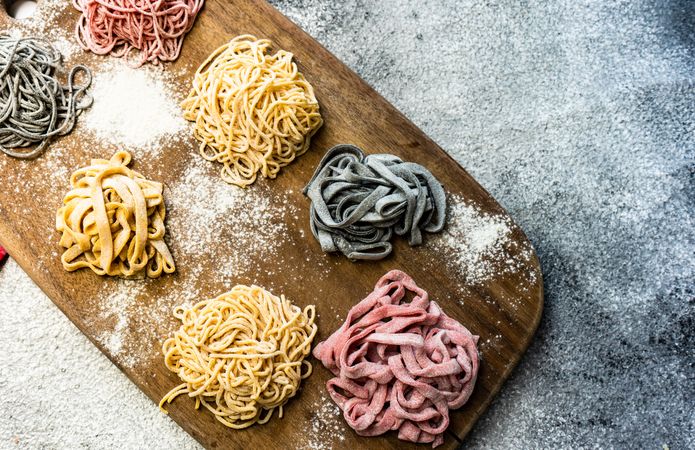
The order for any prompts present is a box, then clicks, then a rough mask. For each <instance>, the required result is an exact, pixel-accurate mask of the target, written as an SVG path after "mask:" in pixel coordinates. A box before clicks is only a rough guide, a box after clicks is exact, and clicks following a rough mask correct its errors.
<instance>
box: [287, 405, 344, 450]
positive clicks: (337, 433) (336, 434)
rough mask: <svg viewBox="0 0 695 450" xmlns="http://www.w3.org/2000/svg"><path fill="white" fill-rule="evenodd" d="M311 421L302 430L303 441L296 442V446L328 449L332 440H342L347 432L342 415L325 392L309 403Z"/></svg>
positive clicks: (321, 449)
mask: <svg viewBox="0 0 695 450" xmlns="http://www.w3.org/2000/svg"><path fill="white" fill-rule="evenodd" d="M311 410H312V412H313V413H312V416H311V421H310V422H308V423H307V425H306V426H305V427H304V430H303V432H302V436H304V441H303V442H299V443H297V447H298V448H303V449H309V450H330V449H332V448H333V445H332V441H333V442H335V441H336V440H337V441H339V442H343V441H344V440H345V434H346V433H348V432H349V431H348V428H347V426H346V423H345V420H344V419H343V415H342V413H341V411H340V408H338V405H336V404H335V403H334V402H333V400H331V398H330V397H329V396H328V395H327V394H326V393H325V392H322V393H321V398H320V399H319V400H317V401H314V402H313V403H312V405H311Z"/></svg>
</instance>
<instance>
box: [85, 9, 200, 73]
mask: <svg viewBox="0 0 695 450" xmlns="http://www.w3.org/2000/svg"><path fill="white" fill-rule="evenodd" d="M204 1H205V0H158V1H150V0H72V4H73V6H74V7H75V9H77V10H78V11H80V13H81V15H80V18H79V20H78V21H77V26H76V28H75V36H76V38H77V42H79V44H80V45H81V46H82V48H83V49H85V50H90V51H92V52H94V53H96V54H97V55H106V54H111V55H112V56H115V57H126V58H127V57H128V56H129V55H130V54H131V53H132V52H138V53H139V58H138V59H137V60H135V65H137V66H141V65H143V64H144V63H147V62H149V63H152V64H157V63H159V62H160V61H174V60H176V58H178V56H179V53H180V52H181V46H182V45H183V38H184V36H185V35H186V33H188V32H189V31H190V30H191V28H192V27H193V23H194V22H195V18H196V15H197V14H198V12H199V11H200V9H201V8H202V7H203V3H204Z"/></svg>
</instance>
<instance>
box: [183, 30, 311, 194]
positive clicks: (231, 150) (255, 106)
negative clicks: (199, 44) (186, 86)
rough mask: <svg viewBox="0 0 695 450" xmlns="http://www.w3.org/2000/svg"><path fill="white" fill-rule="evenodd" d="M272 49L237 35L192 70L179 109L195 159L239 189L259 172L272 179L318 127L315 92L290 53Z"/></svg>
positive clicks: (264, 42) (305, 145) (304, 148)
mask: <svg viewBox="0 0 695 450" xmlns="http://www.w3.org/2000/svg"><path fill="white" fill-rule="evenodd" d="M271 45H272V44H271V42H270V41H269V40H267V39H260V40H258V39H256V38H255V37H254V36H250V35H243V36H238V37H236V38H234V39H232V40H231V41H230V42H229V43H227V44H225V45H223V46H221V47H220V48H218V49H217V50H215V51H214V52H213V53H212V54H211V55H210V56H209V57H208V59H207V60H206V61H205V62H204V63H203V64H202V65H201V66H200V67H199V68H198V70H197V71H196V74H195V77H194V79H193V88H192V89H191V92H190V94H189V95H188V98H186V99H185V100H184V101H183V102H182V104H181V106H182V107H183V108H184V117H185V118H186V119H187V120H190V121H192V122H195V125H194V134H195V137H196V139H198V140H199V141H200V153H201V155H202V156H203V157H204V158H205V159H207V160H210V161H217V162H220V163H222V164H223V165H224V167H223V168H222V170H221V176H222V178H223V179H224V180H225V181H226V182H227V183H231V184H235V185H237V186H241V187H245V186H248V185H250V184H252V183H253V182H254V181H255V180H256V176H257V174H258V172H260V173H261V174H262V176H264V177H267V178H275V177H276V176H277V174H278V172H279V171H280V168H281V167H283V166H286V165H287V164H289V163H290V162H292V161H293V160H294V159H295V158H296V157H297V156H299V155H301V154H303V153H304V152H306V151H307V149H308V148H309V143H310V141H311V137H312V136H313V135H314V133H316V131H317V130H318V129H319V128H320V127H321V125H322V124H323V119H322V118H321V114H320V113H319V104H318V102H317V100H316V97H315V96H314V89H313V88H312V86H311V84H309V83H308V82H307V81H306V79H304V76H303V75H302V74H301V73H300V72H299V71H298V70H297V65H296V64H295V63H294V62H293V61H292V58H293V55H292V53H290V52H286V51H284V50H279V51H278V52H277V53H275V54H274V55H270V54H268V48H269V47H270V46H271Z"/></svg>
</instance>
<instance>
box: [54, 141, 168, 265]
mask: <svg viewBox="0 0 695 450" xmlns="http://www.w3.org/2000/svg"><path fill="white" fill-rule="evenodd" d="M128 164H130V153H128V152H125V151H120V152H117V153H116V154H115V155H113V157H111V159H110V160H106V159H93V160H92V161H91V164H90V165H89V166H87V167H83V168H81V169H78V170H77V171H75V172H74V173H73V174H72V176H71V177H70V185H71V186H72V189H71V190H70V192H68V193H67V194H66V195H65V198H64V199H63V206H62V207H61V208H60V209H58V213H57V214H56V229H57V230H58V231H59V232H61V233H62V236H61V238H60V245H61V247H64V248H65V249H66V250H65V251H64V252H63V255H62V256H61V261H62V263H63V267H64V268H65V270H67V271H69V272H72V271H74V270H78V269H81V268H84V267H88V268H90V269H92V271H94V272H95V273H97V274H99V275H112V276H124V277H128V276H134V275H139V274H140V273H141V272H142V271H143V270H145V271H146V273H147V276H149V277H151V278H156V277H158V276H160V275H161V274H162V272H164V273H172V272H174V270H175V266H174V258H173V257H172V256H171V253H170V252H169V249H168V247H167V245H166V243H165V242H164V233H165V228H164V217H165V215H166V210H165V207H164V198H163V196H162V190H163V188H162V184H161V183H157V182H155V181H150V180H147V179H145V177H143V176H142V175H141V174H140V173H138V172H136V171H134V170H131V169H129V168H128V167H127V166H128Z"/></svg>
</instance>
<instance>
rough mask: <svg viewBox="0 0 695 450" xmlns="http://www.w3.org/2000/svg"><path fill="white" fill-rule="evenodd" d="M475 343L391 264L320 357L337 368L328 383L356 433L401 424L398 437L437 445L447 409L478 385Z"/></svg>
mask: <svg viewBox="0 0 695 450" xmlns="http://www.w3.org/2000/svg"><path fill="white" fill-rule="evenodd" d="M409 294H412V295H413V298H412V300H411V301H410V302H408V301H407V298H406V297H409V296H410V295H409ZM477 342H478V336H474V335H472V334H471V332H470V331H468V330H467V329H466V328H465V327H464V326H463V325H461V324H460V323H459V322H457V321H456V320H454V319H452V318H450V317H449V316H447V315H446V314H445V313H444V312H443V311H442V309H441V308H440V307H439V305H437V303H436V302H434V301H430V300H429V297H428V294H427V292H425V291H424V290H422V289H421V288H419V287H418V286H417V285H416V284H415V282H414V281H413V279H412V278H411V277H410V276H408V275H406V274H405V273H403V272H401V271H399V270H392V271H390V272H389V273H387V274H386V275H384V276H383V277H382V278H381V279H380V280H379V282H378V283H377V284H376V287H375V288H374V291H373V292H372V293H371V294H369V296H367V298H365V299H364V300H362V301H361V302H359V303H358V304H357V305H355V306H354V307H353V308H352V309H351V310H350V312H349V313H348V316H347V319H346V320H345V323H344V324H343V325H342V326H341V327H340V328H339V329H338V330H337V331H336V332H335V333H333V334H332V335H331V336H330V337H329V338H328V339H326V340H325V341H323V342H321V343H320V344H318V345H317V346H316V348H315V349H314V356H315V357H316V358H318V359H320V360H321V362H322V363H323V365H324V366H326V367H327V368H328V369H330V370H331V371H332V372H333V374H334V375H335V378H333V379H331V380H329V381H328V383H327V384H326V387H327V389H328V392H329V394H330V396H331V398H333V401H335V402H336V403H337V404H338V406H339V407H340V409H341V410H342V411H343V416H344V417H345V420H346V421H347V423H348V424H349V425H350V427H352V428H353V429H354V430H355V431H356V432H357V434H359V435H361V436H377V435H380V434H383V433H386V432H387V431H389V430H398V437H399V439H402V440H405V441H411V442H417V443H429V442H431V443H432V447H436V446H438V445H440V444H442V443H443V442H444V431H445V430H446V428H447V427H448V426H449V410H450V409H456V408H460V407H461V406H463V404H464V403H466V401H467V400H468V398H469V397H470V395H471V392H472V391H473V387H474V385H475V380H476V377H477V375H478V350H477V347H476V344H477Z"/></svg>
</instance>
